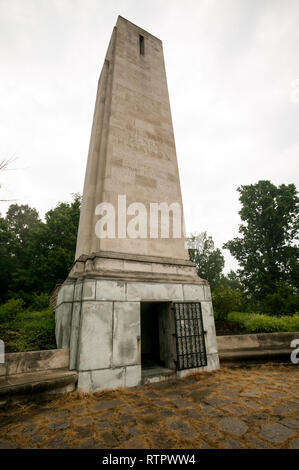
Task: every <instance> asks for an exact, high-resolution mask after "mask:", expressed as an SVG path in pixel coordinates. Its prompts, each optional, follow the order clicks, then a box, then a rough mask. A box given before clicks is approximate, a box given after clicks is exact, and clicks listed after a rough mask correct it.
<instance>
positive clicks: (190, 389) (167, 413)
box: [0, 365, 299, 449]
mask: <svg viewBox="0 0 299 470" xmlns="http://www.w3.org/2000/svg"><path fill="white" fill-rule="evenodd" d="M133 367H138V366H132V368H133ZM298 379H299V368H298V367H297V366H288V367H283V366H280V365H272V366H271V365H263V366H259V367H256V368H255V367H253V368H246V369H222V370H218V371H214V372H212V373H211V374H203V375H200V376H190V377H187V378H185V379H182V380H178V379H176V380H171V381H169V382H160V383H155V384H154V383H153V384H150V385H145V386H143V387H137V388H130V389H127V390H119V391H110V392H101V393H100V394H95V395H89V396H84V397H82V396H80V395H78V394H77V393H74V394H70V395H69V396H68V399H67V400H66V399H65V398H63V399H58V400H57V399H56V400H55V401H49V402H48V403H47V404H42V405H38V406H37V405H34V406H30V407H28V408H22V409H21V408H16V407H14V408H10V409H9V408H8V409H6V410H2V411H0V435H1V437H0V448H17V447H20V448H41V449H42V448H56V449H57V448H58V449H59V448H94V449H95V448H105V449H111V448H121V449H125V448H149V449H157V448H158V449H169V448H170V449H176V448H182V449H186V448H191V449H192V448H193V449H194V448H200V449H226V448H234V449H235V448H240V449H272V448H273V449H298V448H299V438H298V432H299V400H298V394H297V388H298Z"/></svg>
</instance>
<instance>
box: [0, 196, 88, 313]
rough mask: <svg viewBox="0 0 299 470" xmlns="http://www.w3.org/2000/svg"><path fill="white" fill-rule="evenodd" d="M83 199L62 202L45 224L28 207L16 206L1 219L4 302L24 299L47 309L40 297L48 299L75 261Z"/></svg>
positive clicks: (0, 290) (1, 291)
mask: <svg viewBox="0 0 299 470" xmlns="http://www.w3.org/2000/svg"><path fill="white" fill-rule="evenodd" d="M80 204H81V197H80V196H79V195H78V194H75V195H74V197H73V201H72V202H71V203H66V202H61V203H59V204H58V205H57V206H56V207H55V208H54V209H51V210H50V211H48V212H47V213H46V216H45V222H42V221H41V220H40V218H39V215H38V212H37V211H36V210H35V209H32V208H30V207H29V206H27V205H17V204H12V205H11V206H10V207H9V209H8V212H7V215H6V218H5V219H4V218H0V242H1V243H0V268H2V267H3V270H2V269H0V273H1V274H0V280H2V278H1V277H3V284H2V283H1V288H0V301H1V300H2V302H3V301H5V300H7V299H8V298H21V299H22V300H23V301H24V302H25V304H26V305H27V306H28V305H30V304H34V305H35V307H34V308H38V309H40V308H44V307H45V302H44V301H42V299H41V298H40V299H39V301H38V300H37V297H36V295H37V294H38V295H41V294H44V295H47V294H49V293H50V292H51V290H52V289H53V287H54V286H55V284H56V282H57V280H62V279H65V278H66V277H67V275H68V272H69V270H70V268H71V266H72V263H73V261H74V257H75V249H76V238H77V230H78V223H79V215H80Z"/></svg>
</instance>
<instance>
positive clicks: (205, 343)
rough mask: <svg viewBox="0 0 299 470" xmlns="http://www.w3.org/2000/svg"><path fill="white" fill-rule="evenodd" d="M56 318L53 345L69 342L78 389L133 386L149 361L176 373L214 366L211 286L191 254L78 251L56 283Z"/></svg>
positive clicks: (204, 369)
mask: <svg viewBox="0 0 299 470" xmlns="http://www.w3.org/2000/svg"><path fill="white" fill-rule="evenodd" d="M180 312H181V313H180ZM55 320H56V340H57V347H58V348H70V369H76V370H77V371H78V388H79V390H81V391H84V392H95V391H98V390H102V389H114V388H118V387H133V386H136V385H139V384H140V383H141V381H142V372H143V370H146V369H148V368H149V367H155V365H157V366H158V367H159V366H161V365H162V366H164V367H167V368H168V369H170V370H173V371H174V372H175V374H176V375H177V376H179V377H184V376H186V375H188V374H190V373H197V372H203V371H207V370H208V371H211V370H215V369H217V368H219V359H218V351H217V343H216V332H215V324H214V316H213V307H212V301H211V293H210V287H209V284H208V283H207V281H204V280H202V279H200V278H199V277H198V276H197V274H196V271H195V267H194V265H193V264H192V263H191V262H190V261H185V260H173V259H168V258H161V257H149V256H137V255H128V254H122V253H109V252H100V253H95V254H92V255H90V256H81V257H80V258H79V259H78V260H77V261H76V262H75V264H74V266H73V268H72V269H71V271H70V274H69V277H68V278H67V279H66V281H65V282H64V284H63V285H62V287H61V288H60V291H59V294H58V298H57V305H56V309H55ZM194 364H196V365H198V364H200V366H199V367H192V365H194Z"/></svg>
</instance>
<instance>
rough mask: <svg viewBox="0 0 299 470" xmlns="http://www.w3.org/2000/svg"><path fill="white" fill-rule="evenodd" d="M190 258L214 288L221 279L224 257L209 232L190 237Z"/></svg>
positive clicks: (199, 272)
mask: <svg viewBox="0 0 299 470" xmlns="http://www.w3.org/2000/svg"><path fill="white" fill-rule="evenodd" d="M188 246H189V258H190V260H191V261H192V262H193V263H194V264H195V266H196V270H197V274H198V276H199V277H201V278H202V279H206V280H208V281H209V283H210V286H211V289H214V288H215V287H216V286H217V285H218V284H219V281H220V278H221V273H222V270H223V267H224V257H223V255H222V253H221V251H220V249H219V248H215V244H214V241H213V239H212V237H210V236H208V235H207V232H202V233H199V234H191V235H190V237H189V238H188Z"/></svg>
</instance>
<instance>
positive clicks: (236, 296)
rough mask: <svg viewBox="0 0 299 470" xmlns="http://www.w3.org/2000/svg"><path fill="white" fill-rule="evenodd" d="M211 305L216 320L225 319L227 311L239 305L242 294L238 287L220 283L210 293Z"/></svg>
mask: <svg viewBox="0 0 299 470" xmlns="http://www.w3.org/2000/svg"><path fill="white" fill-rule="evenodd" d="M212 299H213V306H214V309H215V313H216V315H215V316H216V319H217V320H227V316H228V314H229V312H231V311H232V310H233V309H236V308H238V307H240V305H241V303H242V294H241V292H240V291H239V290H238V289H232V288H231V287H229V286H225V285H221V286H219V287H217V288H216V289H214V291H213V293H212Z"/></svg>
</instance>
